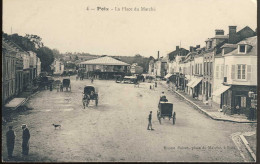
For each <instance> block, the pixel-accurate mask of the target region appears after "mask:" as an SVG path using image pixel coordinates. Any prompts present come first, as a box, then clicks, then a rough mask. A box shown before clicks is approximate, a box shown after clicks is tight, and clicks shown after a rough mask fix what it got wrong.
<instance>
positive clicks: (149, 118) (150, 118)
mask: <svg viewBox="0 0 260 164" xmlns="http://www.w3.org/2000/svg"><path fill="white" fill-rule="evenodd" d="M150 127H151V130H154V129H153V127H152V111H150V114H149V116H148V127H147V130H150Z"/></svg>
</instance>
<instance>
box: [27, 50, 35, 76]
mask: <svg viewBox="0 0 260 164" xmlns="http://www.w3.org/2000/svg"><path fill="white" fill-rule="evenodd" d="M28 53H29V55H30V78H31V80H34V79H35V78H36V77H37V55H36V53H35V52H32V51H28Z"/></svg>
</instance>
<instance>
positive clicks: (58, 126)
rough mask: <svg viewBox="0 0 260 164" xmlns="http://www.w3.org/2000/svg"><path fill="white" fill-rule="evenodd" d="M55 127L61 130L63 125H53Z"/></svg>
mask: <svg viewBox="0 0 260 164" xmlns="http://www.w3.org/2000/svg"><path fill="white" fill-rule="evenodd" d="M52 125H53V126H54V128H55V129H56V128H61V125H57V124H52Z"/></svg>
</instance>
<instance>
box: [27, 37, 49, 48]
mask: <svg viewBox="0 0 260 164" xmlns="http://www.w3.org/2000/svg"><path fill="white" fill-rule="evenodd" d="M25 37H26V38H28V39H29V40H30V41H31V42H32V43H33V44H34V46H35V48H36V49H39V48H41V47H43V46H44V45H43V43H42V38H41V37H39V36H38V35H32V34H26V36H25Z"/></svg>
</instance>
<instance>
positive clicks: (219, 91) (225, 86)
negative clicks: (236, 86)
mask: <svg viewBox="0 0 260 164" xmlns="http://www.w3.org/2000/svg"><path fill="white" fill-rule="evenodd" d="M230 87H231V86H227V85H222V86H221V87H219V88H218V89H217V90H216V91H215V92H213V93H212V95H213V96H218V95H220V94H222V93H223V92H225V91H226V90H228V89H229V88H230Z"/></svg>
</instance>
